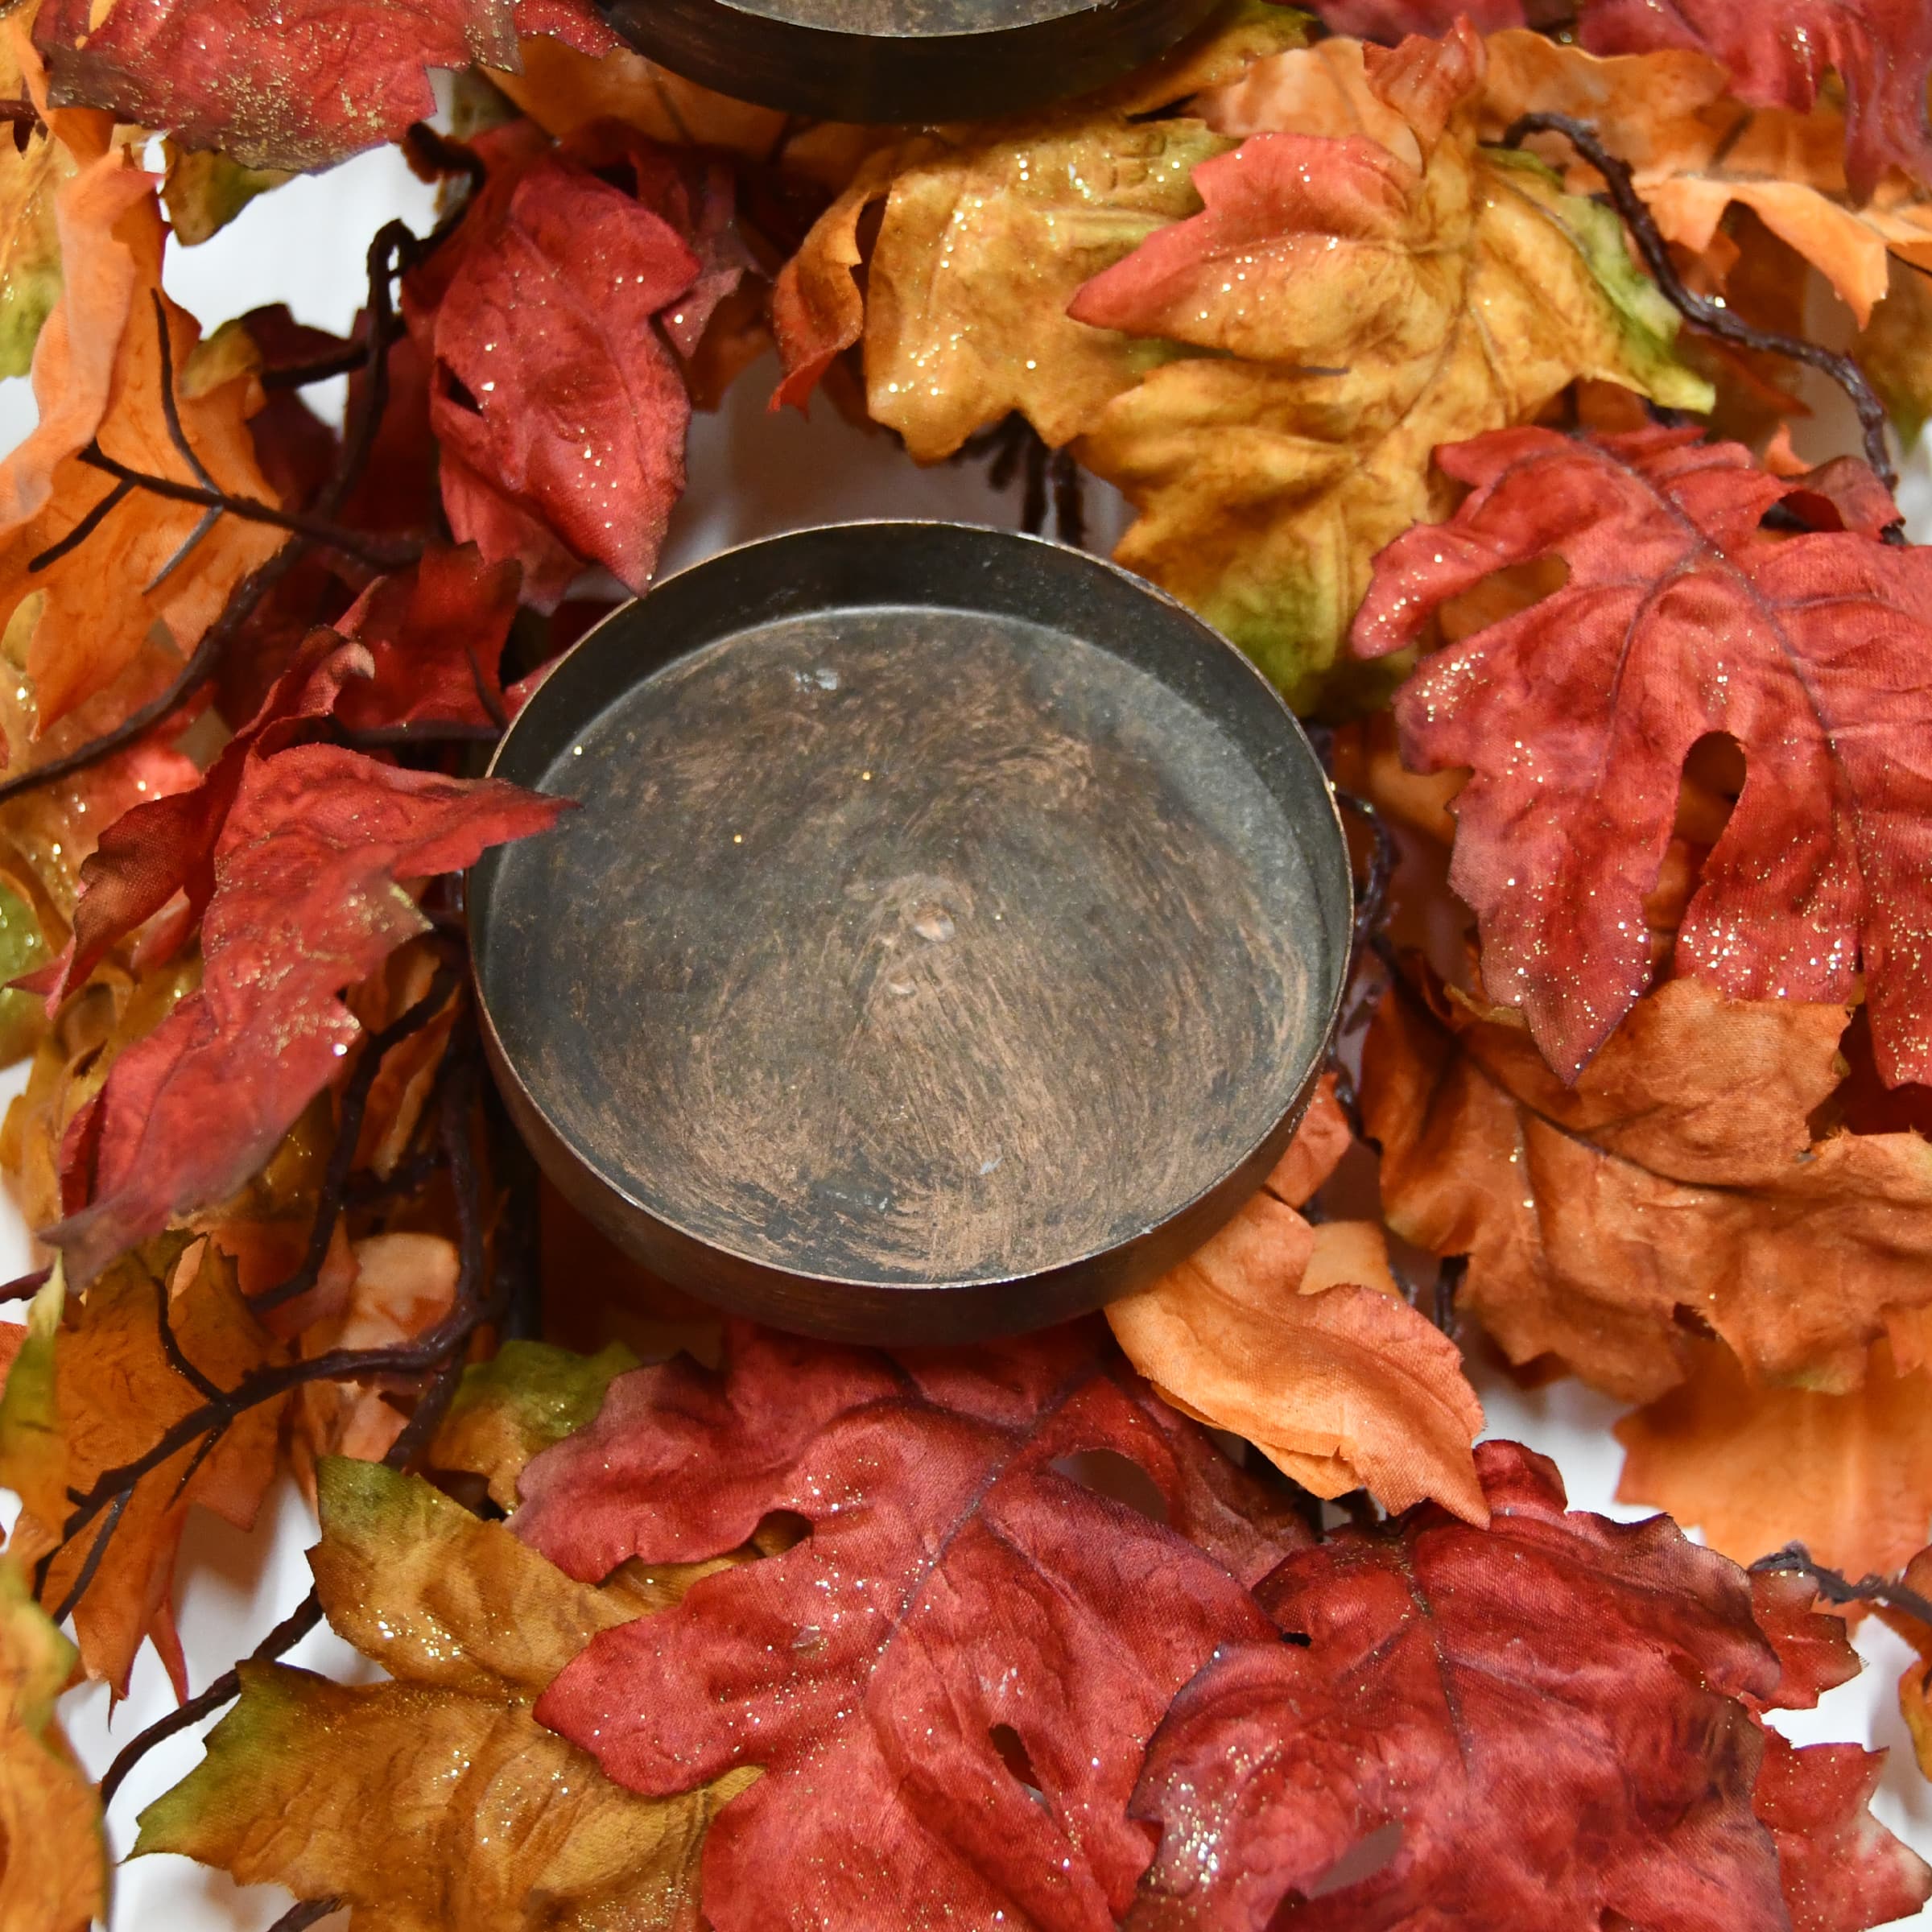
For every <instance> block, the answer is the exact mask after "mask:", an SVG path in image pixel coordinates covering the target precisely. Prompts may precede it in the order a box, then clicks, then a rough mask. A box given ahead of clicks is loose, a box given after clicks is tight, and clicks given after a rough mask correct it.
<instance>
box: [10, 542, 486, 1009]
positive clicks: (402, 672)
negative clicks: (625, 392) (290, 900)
mask: <svg viewBox="0 0 1932 1932" xmlns="http://www.w3.org/2000/svg"><path fill="white" fill-rule="evenodd" d="M516 604H517V567H516V566H515V564H495V565H491V564H485V563H484V562H483V561H482V559H481V557H480V556H479V555H477V552H476V551H475V550H474V549H473V548H468V547H466V548H464V549H461V550H450V549H448V548H444V547H439V548H435V549H431V550H430V551H427V552H426V553H425V555H423V558H422V559H421V560H420V561H419V563H417V564H412V565H411V567H410V568H408V569H407V570H406V571H402V572H398V573H397V574H395V575H394V576H386V577H379V578H378V579H377V580H376V581H375V582H374V584H371V585H370V586H369V588H368V589H367V590H366V591H365V592H364V593H363V594H362V596H361V597H360V598H358V599H357V601H356V603H355V604H354V605H353V606H352V607H351V608H350V609H349V612H348V613H346V614H345V616H344V617H342V618H341V620H340V621H339V624H338V626H337V628H336V630H315V631H312V632H311V633H310V634H309V636H308V638H307V639H306V640H305V641H304V642H303V645H302V646H301V648H300V650H299V651H298V653H297V654H296V657H295V662H294V663H292V664H291V666H290V667H289V668H288V669H287V671H284V672H283V675H281V676H280V677H279V679H276V681H275V684H274V685H273V687H271V688H270V691H269V693H268V696H266V698H265V699H264V700H262V705H261V707H260V708H259V709H258V711H257V712H256V713H255V715H254V717H252V718H251V719H250V720H249V722H248V723H247V724H246V725H243V726H242V729H241V730H239V731H237V733H235V735H234V736H233V737H232V738H230V739H229V741H228V742H227V744H225V745H223V746H222V748H221V753H220V755H219V756H218V757H217V758H216V759H215V762H213V764H212V765H211V766H209V767H208V770H207V772H206V773H205V774H204V775H203V776H202V778H201V780H200V783H199V784H196V785H194V786H191V787H189V788H188V789H185V790H183V791H175V792H174V793H172V794H171V795H167V796H164V797H158V798H153V799H146V800H144V801H142V802H141V803H137V804H135V805H134V807H132V808H131V809H130V810H129V811H125V812H123V813H122V815H121V816H120V817H119V818H118V819H115V820H114V823H113V824H111V825H109V827H108V828H107V829H106V830H105V832H102V833H101V840H100V843H99V844H98V845H97V847H96V848H95V849H94V851H93V854H92V855H91V856H90V857H89V858H88V859H87V860H86V861H85V862H84V863H83V865H81V897H80V900H79V902H78V903H77V904H76V907H75V909H74V922H73V931H72V934H71V935H70V936H69V938H68V943H67V945H66V947H65V948H64V950H63V952H61V954H60V956H59V957H58V958H57V959H55V960H50V961H49V962H48V963H47V964H46V965H45V966H43V967H41V968H39V970H38V971H37V972H33V973H31V974H29V975H27V976H25V977H23V979H22V980H20V981H19V985H22V986H23V987H26V988H27V989H28V990H30V991H31V992H35V993H44V994H45V995H46V996H47V999H48V1001H49V1002H50V1004H51V1005H59V1004H60V1001H63V1000H64V999H65V998H66V997H68V994H69V993H72V992H73V991H74V990H75V989H76V988H77V987H80V986H81V985H85V983H86V980H87V977H88V976H89V974H90V973H91V972H93V969H94V968H95V967H96V966H97V965H98V964H100V963H101V960H102V959H103V958H105V956H106V954H107V952H108V951H109V948H110V947H114V946H115V945H118V943H120V942H121V941H122V939H126V937H127V935H129V934H130V933H131V932H133V931H134V930H135V929H136V927H139V926H140V925H142V923H144V922H146V921H147V920H148V919H153V918H154V917H155V914H158V913H159V912H161V911H163V910H164V909H166V908H167V906H168V904H169V902H170V901H171V900H172V899H173V898H174V897H175V894H177V893H180V894H182V895H183V896H182V902H181V905H180V907H179V909H178V911H177V914H176V915H175V916H174V917H173V918H171V919H169V920H168V921H167V922H166V923H165V926H164V927H163V928H161V929H159V930H157V931H155V933H154V934H152V935H149V936H146V937H144V939H143V940H142V948H141V963H142V964H149V963H151V962H153V961H155V960H162V959H166V958H167V957H168V956H170V955H171V954H172V953H173V952H174V951H175V948H176V947H179V946H180V944H181V943H182V942H183V940H184V939H186V938H187V936H188V934H189V933H190V932H191V931H192V930H193V929H194V927H195V925H196V922H197V921H199V919H200V917H201V914H202V910H203V908H204V907H205V906H207V904H208V899H209V897H210V895H211V894H213V891H214V890H215V866H214V861H215V851H216V847H217V843H218V841H219V840H220V838H221V830H222V828H223V826H224V825H225V824H227V822H228V815H229V811H230V809H231V808H232V807H233V804H234V802H235V799H236V795H237V793H238V792H239V791H240V790H241V786H242V776H243V774H244V772H245V771H246V769H247V767H248V766H249V765H250V763H251V762H255V761H258V760H260V759H262V758H270V757H272V756H274V755H275V753H278V752H279V751H280V750H281V749H283V747H284V746H286V745H288V744H289V743H291V741H293V739H294V738H295V737H296V735H297V734H298V733H299V732H300V730H301V729H302V728H303V725H307V724H308V723H309V722H310V721H312V720H316V719H320V718H324V717H326V716H328V715H329V713H330V712H334V713H335V714H336V716H337V717H339V718H340V719H341V721H342V722H343V723H344V724H345V725H348V726H349V727H350V728H351V729H374V728H380V727H382V726H385V725H404V724H412V723H413V724H419V723H429V722H452V721H453V722H456V723H462V724H474V725H482V726H489V725H496V724H499V723H500V722H501V720H502V716H503V715H504V712H505V710H506V699H505V696H504V692H503V687H502V683H501V682H500V681H499V679H498V676H497V666H498V662H499V660H500V659H501V658H502V652H503V645H504V641H505V639H506V638H507V637H508V636H509V634H510V620H511V619H512V618H513V617H514V616H515V614H516ZM350 640H353V642H351V641H350Z"/></svg>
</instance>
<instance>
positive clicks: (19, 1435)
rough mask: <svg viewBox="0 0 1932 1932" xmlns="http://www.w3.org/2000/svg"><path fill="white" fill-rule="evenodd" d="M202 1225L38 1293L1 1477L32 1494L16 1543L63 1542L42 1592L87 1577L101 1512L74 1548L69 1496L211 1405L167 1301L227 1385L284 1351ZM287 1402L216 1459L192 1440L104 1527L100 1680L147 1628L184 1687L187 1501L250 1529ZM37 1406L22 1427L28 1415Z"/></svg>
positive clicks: (8, 1414) (97, 1598) (0, 1438)
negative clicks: (177, 1595) (182, 1273)
mask: <svg viewBox="0 0 1932 1932" xmlns="http://www.w3.org/2000/svg"><path fill="white" fill-rule="evenodd" d="M191 1242H192V1237H191V1236H187V1235H171V1236H167V1237H166V1238H165V1239H164V1240H163V1241H157V1242H156V1243H155V1244H154V1245H152V1246H151V1248H149V1249H145V1250H143V1251H140V1252H137V1253H130V1254H128V1255H126V1256H124V1257H122V1259H121V1260H120V1261H118V1262H117V1263H116V1264H115V1265H114V1267H113V1268H111V1269H109V1271H108V1272H107V1273H106V1274H104V1275H102V1276H101V1278H100V1279H99V1280H97V1282H95V1283H94V1285H93V1287H92V1288H91V1289H89V1291H88V1294H87V1296H86V1298H85V1300H84V1301H77V1302H65V1305H64V1289H63V1286H62V1285H61V1284H60V1282H58V1281H57V1280H56V1281H55V1282H49V1284H48V1285H47V1287H46V1288H44V1289H43V1290H41V1294H42V1295H43V1296H45V1297H46V1298H47V1301H46V1302H45V1303H44V1304H43V1305H41V1306H39V1307H36V1309H35V1315H37V1316H38V1317H39V1341H38V1343H36V1341H35V1324H34V1323H30V1326H29V1339H28V1340H27V1343H26V1344H25V1345H23V1347H22V1348H20V1350H19V1353H18V1355H17V1356H15V1358H14V1365H13V1368H12V1369H11V1371H10V1373H9V1374H8V1377H7V1380H6V1391H5V1395H4V1397H3V1398H0V1482H4V1483H5V1484H6V1485H7V1486H8V1487H10V1488H18V1489H19V1492H20V1496H21V1501H22V1505H23V1510H22V1514H21V1517H20V1521H19V1524H18V1525H17V1526H16V1528H15V1530H14V1537H13V1541H12V1547H13V1549H14V1550H15V1551H16V1553H17V1554H19V1556H21V1557H22V1558H23V1559H24V1560H26V1561H27V1562H30V1563H31V1562H33V1561H35V1559H36V1558H39V1557H41V1556H43V1555H44V1554H47V1553H48V1552H49V1551H53V1552H56V1554H55V1555H54V1558H53V1561H52V1566H51V1567H50V1568H49V1570H48V1572H47V1581H46V1583H45V1585H44V1587H43V1589H42V1591H41V1596H42V1599H43V1601H45V1602H47V1603H48V1604H58V1603H60V1602H62V1601H63V1600H64V1599H65V1598H66V1597H67V1596H68V1594H69V1592H70V1591H72V1589H73V1588H74V1587H76V1584H79V1583H81V1582H82V1580H83V1569H84V1566H85V1564H86V1563H88V1561H89V1557H90V1554H91V1552H92V1550H93V1545H94V1541H95V1538H96V1536H97V1534H102V1531H101V1525H100V1523H99V1522H97V1523H95V1524H92V1525H89V1527H88V1528H87V1529H86V1530H85V1532H84V1533H83V1534H81V1535H80V1536H78V1537H76V1538H75V1539H74V1541H73V1542H71V1543H66V1544H63V1542H62V1536H63V1532H64V1519H65V1517H66V1516H67V1513H68V1505H69V1502H70V1500H71V1498H70V1493H69V1492H72V1494H75V1495H78V1494H81V1493H83V1492H85V1491H86V1490H88V1489H89V1488H91V1487H92V1486H93V1484H94V1482H95V1480H97V1478H98V1477H100V1476H101V1475H102V1474H104V1473H105V1472H106V1471H108V1470H109V1469H114V1468H119V1467H121V1466H122V1464H124V1463H129V1462H131V1461H133V1460H134V1459H135V1458H136V1457H137V1456H138V1455H142V1453H143V1452H144V1451H147V1449H148V1448H149V1447H150V1446H151V1444H152V1443H154V1442H155V1439H156V1438H157V1437H158V1436H159V1435H162V1434H163V1432H164V1431H165V1430H167V1428H168V1426H170V1425H171V1423H173V1422H177V1421H179V1420H180V1418H182V1417H183V1416H184V1415H186V1414H188V1412H189V1411H190V1410H194V1409H196V1408H198V1407H200V1406H201V1404H202V1402H203V1401H204V1390H203V1389H200V1388H199V1387H197V1386H196V1384H195V1383H193V1382H192V1381H190V1380H189V1379H188V1377H187V1376H186V1375H185V1374H184V1373H182V1371H181V1370H180V1369H179V1368H178V1367H177V1366H176V1365H175V1363H174V1362H173V1361H171V1360H170V1357H169V1355H168V1352H167V1348H166V1346H165V1344H164V1343H163V1338H162V1335H161V1331H160V1326H159V1308H160V1307H161V1305H162V1303H163V1300H164V1299H165V1298H168V1297H169V1296H170V1294H171V1290H172V1301H171V1329H172V1333H173V1336H174V1340H175V1344H176V1345H177V1347H178V1348H179V1349H180V1354H181V1356H182V1358H183V1359H184V1360H187V1361H188V1362H190V1363H192V1364H193V1365H194V1367H195V1368H196V1369H197V1370H199V1371H200V1373H201V1374H202V1375H203V1376H204V1377H207V1378H208V1381H211V1382H213V1383H215V1384H217V1385H220V1386H222V1387H228V1386H230V1385H233V1384H234V1383H236V1382H237V1381H240V1380H241V1378H242V1376H243V1375H245V1374H246V1373H247V1372H248V1371H249V1370H250V1369H257V1368H259V1367H261V1366H262V1364H264V1363H265V1362H267V1361H270V1360H274V1359H275V1358H276V1356H278V1355H279V1350H278V1348H277V1347H276V1344H275V1343H274V1342H273V1341H272V1340H271V1339H270V1337H269V1335H267V1334H266V1333H265V1332H264V1331H263V1330H262V1328H261V1327H260V1326H259V1325H258V1323H257V1322H256V1321H255V1319H254V1317H253V1315H250V1312H249V1310H248V1306H247V1304H246V1302H244V1301H243V1300H242V1295H241V1291H240V1290H239V1288H238V1287H237V1285H236V1282H235V1276H234V1269H233V1265H231V1264H230V1263H229V1261H228V1259H227V1257H225V1255H223V1254H221V1253H220V1252H219V1251H218V1250H217V1249H216V1248H215V1247H214V1246H213V1244H212V1243H208V1242H205V1241H204V1242H201V1243H200V1244H199V1250H200V1252H199V1257H198V1258H197V1257H195V1256H192V1255H188V1256H187V1263H186V1265H187V1266H188V1269H189V1273H188V1278H185V1279H183V1280H177V1278H176V1277H177V1272H178V1270H179V1269H180V1268H181V1266H182V1265H184V1254H185V1253H186V1251H187V1250H188V1249H189V1247H190V1245H191ZM280 1417H281V1406H280V1405H279V1404H278V1403H264V1404H262V1405H261V1406H258V1407H257V1408H254V1409H251V1410H246V1411H244V1412H243V1413H242V1414H241V1415H240V1416H238V1417H237V1418H236V1419H235V1421H234V1422H233V1423H232V1424H231V1425H230V1426H229V1428H228V1429H227V1430H226V1431H225V1433H224V1434H223V1435H222V1436H221V1439H220V1440H219V1441H218V1442H217V1443H215V1444H214V1446H213V1448H212V1450H210V1451H208V1453H207V1454H206V1455H200V1454H199V1453H198V1451H197V1446H196V1444H194V1443H188V1444H186V1445H184V1447H182V1448H181V1449H180V1451H178V1452H177V1453H176V1454H175V1455H173V1456H171V1458H170V1459H168V1460H167V1462H165V1463H162V1464H161V1465H160V1466H159V1468H156V1469H155V1470H154V1471H152V1472H151V1473H150V1474H148V1475H147V1476H145V1477H144V1478H142V1480H141V1481H140V1482H139V1483H138V1485H137V1486H136V1487H135V1488H134V1492H133V1494H132V1496H130V1499H129V1501H127V1503H126V1505H125V1506H123V1507H122V1509H119V1510H118V1511H117V1512H115V1513H114V1515H113V1517H111V1518H109V1519H104V1520H105V1521H108V1522H109V1528H108V1530H106V1531H105V1535H106V1538H107V1540H106V1542H105V1545H104V1548H103V1553H102V1554H101V1558H100V1559H99V1563H98V1567H97V1568H96V1569H94V1570H93V1572H92V1575H91V1576H89V1577H88V1578H87V1579H85V1588H83V1589H82V1590H81V1594H80V1596H79V1599H78V1600H77V1602H76V1604H75V1605H74V1609H73V1618H74V1633H75V1636H76V1638H77V1639H78V1640H79V1642H80V1645H81V1662H82V1663H83V1664H84V1665H85V1666H86V1670H87V1674H88V1675H89V1677H92V1678H105V1680H106V1682H108V1683H109V1685H110V1686H113V1688H114V1692H115V1694H116V1695H125V1694H126V1690H127V1679H128V1673H129V1671H130V1669H131V1668H132V1667H133V1664H134V1657H135V1653H137V1652H138V1650H139V1649H140V1647H141V1642H142V1638H143V1637H152V1638H153V1639H154V1641H155V1648H156V1649H157V1650H159V1653H160V1654H161V1658H162V1661H163V1663H164V1664H165V1665H166V1666H167V1670H168V1674H169V1675H170V1676H171V1678H172V1679H173V1680H174V1683H175V1690H176V1692H177V1694H178V1695H182V1696H185V1695H187V1681H186V1670H185V1666H184V1662H183V1660H182V1656H181V1647H180V1641H179V1640H178V1639H177V1638H176V1637H175V1627H174V1611H173V1583H174V1568H175V1551H176V1550H177V1549H178V1547H179V1546H180V1541H181V1534H182V1531H183V1530H184V1528H185V1527H186V1525H187V1519H188V1509H189V1508H190V1507H191V1505H197V1504H198V1505H200V1506H201V1507H202V1508H204V1509H212V1510H213V1511H214V1512H215V1513H216V1514H217V1515H218V1516H220V1517H221V1518H222V1519H223V1520H224V1521H227V1522H229V1523H233V1525H235V1526H236V1527H237V1529H242V1530H246V1529H248V1528H249V1527H250V1525H252V1524H253V1523H254V1518H255V1512H256V1510H257V1509H258V1507H259V1506H260V1504H261V1501H262V1496H263V1494H264V1493H265V1492H266V1490H267V1488H268V1484H269V1480H270V1477H271V1476H273V1475H274V1473H275V1440H276V1435H277V1432H278V1430H279V1426H280ZM27 1418H32V1420H31V1424H30V1425H29V1426H27V1429H26V1430H23V1427H22V1424H23V1422H26V1421H27Z"/></svg>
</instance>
